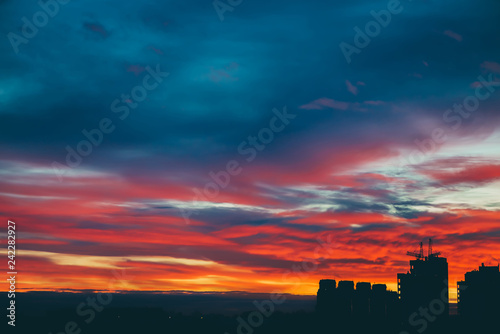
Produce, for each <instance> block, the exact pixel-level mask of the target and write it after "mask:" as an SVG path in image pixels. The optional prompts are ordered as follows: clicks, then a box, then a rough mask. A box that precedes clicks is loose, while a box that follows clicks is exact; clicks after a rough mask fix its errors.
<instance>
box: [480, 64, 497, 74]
mask: <svg viewBox="0 0 500 334" xmlns="http://www.w3.org/2000/svg"><path fill="white" fill-rule="evenodd" d="M481 67H482V68H483V69H485V70H488V71H490V72H495V73H500V64H499V63H495V62H494V61H485V62H483V63H482V64H481Z"/></svg>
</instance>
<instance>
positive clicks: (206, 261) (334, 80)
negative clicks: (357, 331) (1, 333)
mask: <svg viewBox="0 0 500 334" xmlns="http://www.w3.org/2000/svg"><path fill="white" fill-rule="evenodd" d="M221 2H222V3H227V2H226V1H221ZM236 2H237V1H233V3H236ZM390 2H391V1H378V0H377V1H374V0H357V1H313V2H307V1H296V0H291V1H286V2H279V3H276V2H272V1H249V0H244V1H242V2H241V3H240V4H238V5H236V6H229V7H230V8H231V9H230V10H229V9H228V10H226V11H225V12H224V13H222V14H221V12H220V9H219V12H218V10H217V9H216V8H214V5H213V3H212V1H211V0H206V1H198V0H196V1H176V2H173V1H152V0H150V1H129V2H123V1H118V0H108V1H97V0H88V1H71V2H69V3H68V4H65V5H59V7H60V8H59V9H58V11H57V13H55V14H54V17H49V19H48V22H47V24H45V25H43V26H41V27H40V28H38V29H37V30H38V31H37V33H36V34H34V36H31V37H30V38H25V37H22V36H23V33H27V30H26V29H23V25H24V24H25V22H24V21H23V20H22V18H23V17H26V18H27V19H28V20H29V21H32V20H33V15H34V14H35V13H37V12H38V11H40V10H42V9H41V7H40V6H39V5H38V4H37V2H35V1H13V0H11V1H9V0H7V1H0V28H1V29H2V31H5V32H11V33H12V34H11V35H6V36H3V37H2V38H1V42H0V130H1V131H0V152H1V154H0V212H1V216H2V217H3V220H4V222H3V223H2V224H4V227H6V226H7V222H6V221H7V219H10V220H13V221H14V222H15V223H16V226H17V248H18V253H17V259H16V260H17V261H16V262H17V269H18V272H19V276H18V279H19V282H18V286H17V287H18V289H20V290H81V289H94V290H108V289H111V290H162V291H166V290H189V291H247V292H271V291H274V290H279V291H283V292H290V293H295V294H315V293H316V291H317V289H318V281H319V280H320V279H322V278H333V279H337V280H353V281H355V282H357V281H370V282H372V283H386V284H387V285H388V287H389V288H391V289H393V290H396V274H397V273H398V272H406V271H407V270H409V264H408V261H409V260H410V259H411V257H408V256H406V252H407V251H414V250H415V249H417V247H418V243H419V242H421V241H424V242H426V240H427V238H433V239H434V249H435V250H437V251H440V252H441V253H442V256H444V257H447V258H448V262H449V273H450V288H451V290H450V296H451V298H452V300H454V299H455V298H456V290H455V288H456V282H457V281H458V280H461V279H463V274H464V273H465V272H466V271H470V270H472V269H474V268H477V267H478V266H479V265H480V264H481V263H482V262H484V263H485V264H486V265H496V264H497V263H498V262H499V258H500V199H499V196H498V195H499V191H500V151H499V144H500V113H499V110H498V106H499V101H500V33H499V26H498V9H500V4H499V3H498V1H496V0H484V1H479V2H475V1H465V0H463V1H458V0H453V1H451V0H418V1H417V0H414V1H409V0H402V1H401V3H400V4H399V6H400V7H398V8H400V9H401V11H400V12H399V13H397V14H392V15H391V18H390V22H388V23H387V22H386V23H387V24H385V25H386V26H385V27H381V26H380V25H378V26H379V27H380V32H379V33H373V32H372V33H371V34H372V36H373V37H369V39H370V41H369V42H368V43H365V44H366V45H364V46H363V47H356V46H355V35H356V34H357V32H356V29H355V27H359V28H360V30H361V31H365V25H366V24H367V23H369V22H370V21H373V20H374V16H373V14H370V12H371V11H375V12H377V13H379V12H380V11H381V10H386V11H387V8H388V3H390ZM219 14H220V15H219ZM358 31H359V30H358ZM14 35H17V36H21V37H22V38H24V39H23V42H22V43H20V42H19V43H18V44H16V42H14V43H13V42H12V41H13V39H12V38H14V37H13V36H14ZM9 36H10V37H9ZM17 41H19V40H17ZM358 42H359V41H358ZM365 42H366V41H365ZM343 43H344V44H343ZM346 44H349V45H351V46H352V47H353V48H356V50H357V51H356V52H354V53H352V54H350V56H348V57H346V56H345V49H344V52H343V51H342V50H343V49H342V45H344V47H345V45H346ZM167 73H168V74H167ZM144 93H145V95H144ZM463 104H465V106H461V105H463ZM95 129H99V130H95ZM85 133H86V134H87V136H86V135H85ZM89 133H90V135H89ZM92 134H93V137H92V138H93V139H92V140H93V141H94V143H91V142H90V141H88V140H89V139H88V138H87V137H89V136H92ZM85 141H87V142H85ZM89 145H90V146H89ZM68 152H72V153H68ZM78 152H83V153H78ZM229 172H231V174H230V173H229ZM214 178H218V183H216V182H215V181H214ZM0 236H1V240H2V241H1V242H2V243H1V244H0V248H2V249H3V252H4V253H5V252H6V249H5V248H6V242H5V240H6V239H7V238H6V228H5V229H4V228H2V229H1V231H0ZM320 240H321V241H320ZM325 240H326V241H325ZM320 245H323V248H322V250H321V251H320V252H318V251H317V250H318V246H320ZM325 245H326V246H325ZM325 247H327V251H326V252H325ZM5 262H6V261H5ZM303 263H308V264H309V267H308V266H306V267H307V268H309V269H304V268H303V267H302V264H303ZM299 267H300V268H302V269H297V268H299ZM311 268H313V269H311ZM290 271H292V273H290ZM294 271H295V273H293V272H294ZM117 275H118V276H119V277H121V279H120V280H119V284H115V285H113V284H110V282H111V281H112V279H113V278H114V277H116V276H117ZM5 287H6V286H5Z"/></svg>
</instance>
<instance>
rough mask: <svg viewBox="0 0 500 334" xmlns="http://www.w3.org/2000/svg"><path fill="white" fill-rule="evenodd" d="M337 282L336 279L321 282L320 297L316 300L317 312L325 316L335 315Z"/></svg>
mask: <svg viewBox="0 0 500 334" xmlns="http://www.w3.org/2000/svg"><path fill="white" fill-rule="evenodd" d="M336 289H337V282H336V281H335V280H334V279H322V280H321V281H319V289H318V295H317V298H316V311H318V312H320V313H323V314H333V313H334V311H335V310H334V302H335V291H336Z"/></svg>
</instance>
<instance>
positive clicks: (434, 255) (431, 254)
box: [427, 238, 441, 259]
mask: <svg viewBox="0 0 500 334" xmlns="http://www.w3.org/2000/svg"><path fill="white" fill-rule="evenodd" d="M427 255H428V257H429V259H430V258H431V257H438V256H439V255H441V252H436V253H433V252H432V239H431V238H429V251H428V254H427Z"/></svg>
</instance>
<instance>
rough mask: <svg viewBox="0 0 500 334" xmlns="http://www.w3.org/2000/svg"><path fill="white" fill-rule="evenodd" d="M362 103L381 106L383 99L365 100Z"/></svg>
mask: <svg viewBox="0 0 500 334" xmlns="http://www.w3.org/2000/svg"><path fill="white" fill-rule="evenodd" d="M364 103H365V104H368V105H370V106H381V105H383V104H385V102H384V101H365V102H364Z"/></svg>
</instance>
